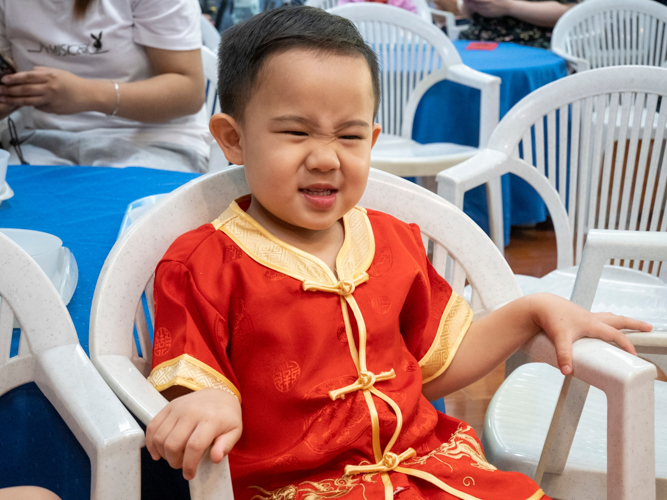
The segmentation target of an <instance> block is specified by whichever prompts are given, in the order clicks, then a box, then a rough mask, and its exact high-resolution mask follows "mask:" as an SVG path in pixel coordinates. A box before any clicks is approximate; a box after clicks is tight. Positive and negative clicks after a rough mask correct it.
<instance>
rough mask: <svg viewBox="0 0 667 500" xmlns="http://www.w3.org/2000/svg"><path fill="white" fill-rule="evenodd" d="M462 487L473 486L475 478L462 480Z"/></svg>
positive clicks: (469, 477) (468, 477)
mask: <svg viewBox="0 0 667 500" xmlns="http://www.w3.org/2000/svg"><path fill="white" fill-rule="evenodd" d="M463 486H475V478H473V477H472V476H466V477H464V478H463Z"/></svg>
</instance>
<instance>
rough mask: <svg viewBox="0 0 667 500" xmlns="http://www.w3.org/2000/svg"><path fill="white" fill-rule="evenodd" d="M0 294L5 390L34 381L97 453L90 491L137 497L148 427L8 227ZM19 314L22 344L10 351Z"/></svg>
mask: <svg viewBox="0 0 667 500" xmlns="http://www.w3.org/2000/svg"><path fill="white" fill-rule="evenodd" d="M0 298H1V299H0V352H2V358H0V395H2V394H5V393H6V392H7V391H10V390H12V389H14V388H16V387H19V386H21V385H24V384H27V383H28V382H35V383H36V384H37V387H39V389H40V390H41V391H42V393H44V395H45V396H46V397H47V399H48V400H49V401H50V402H51V404H53V406H54V408H55V409H56V410H57V411H58V413H59V414H60V416H61V417H62V419H63V420H64V421H65V423H66V424H67V426H68V427H69V428H70V430H71V431H72V433H73V434H74V436H75V437H76V439H77V440H78V441H79V443H80V444H81V446H82V447H83V449H84V450H85V451H86V453H87V454H88V457H89V458H90V464H91V498H92V499H93V500H107V499H108V500H117V499H118V498H137V497H138V495H139V493H140V489H141V485H140V482H139V479H140V476H139V466H140V456H139V448H140V447H141V446H142V445H143V442H144V436H143V433H142V431H141V429H140V428H139V426H138V425H137V423H136V422H135V420H134V419H133V418H132V416H131V415H130V414H129V413H128V411H127V410H126V409H125V408H123V405H121V404H120V402H119V401H118V399H117V398H116V396H114V394H113V392H111V390H109V387H108V386H107V385H106V384H105V383H104V381H103V380H102V378H101V377H100V375H99V374H98V373H97V371H96V370H95V368H94V367H93V365H92V363H91V362H90V360H89V359H88V356H86V353H85V352H84V351H83V349H81V346H80V345H79V340H78V338H77V335H76V332H75V330H74V325H73V324H72V320H71V318H70V316H69V313H68V312H67V309H66V308H65V305H64V304H63V302H62V300H61V298H60V296H59V295H58V292H57V290H56V289H55V287H54V286H53V284H52V283H51V281H50V280H49V278H48V277H47V275H46V274H45V273H44V271H42V269H41V268H40V267H39V265H38V264H37V263H36V262H35V261H34V260H33V259H31V258H30V257H29V256H28V254H27V253H26V252H25V251H23V250H22V249H21V247H19V246H18V245H17V244H16V243H14V242H13V241H12V240H10V239H9V238H7V237H6V236H5V235H3V234H0ZM15 319H16V320H17V321H18V324H19V325H20V326H19V327H20V329H21V332H20V335H21V336H20V341H19V350H18V354H17V355H16V356H14V357H9V354H10V346H11V342H12V329H13V325H14V320H15ZM35 453H39V451H38V450H35Z"/></svg>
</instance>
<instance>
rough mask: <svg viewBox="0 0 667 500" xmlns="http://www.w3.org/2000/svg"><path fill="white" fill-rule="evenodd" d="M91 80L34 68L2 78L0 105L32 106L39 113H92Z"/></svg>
mask: <svg viewBox="0 0 667 500" xmlns="http://www.w3.org/2000/svg"><path fill="white" fill-rule="evenodd" d="M92 82H94V81H93V80H87V79H85V78H81V77H78V76H76V75H74V74H72V73H70V72H69V71H65V70H62V69H55V68H45V67H41V66H36V67H35V68H34V69H33V70H32V71H21V72H19V73H14V74H12V75H6V76H4V77H3V78H2V83H3V85H0V104H2V105H6V106H13V107H20V106H33V107H34V108H36V109H38V110H40V111H46V112H48V113H55V114H59V115H69V114H73V113H81V112H83V111H90V110H92V109H93V108H92V106H91V101H92V100H93V99H94V94H95V93H94V88H93V87H92V85H91V83H92Z"/></svg>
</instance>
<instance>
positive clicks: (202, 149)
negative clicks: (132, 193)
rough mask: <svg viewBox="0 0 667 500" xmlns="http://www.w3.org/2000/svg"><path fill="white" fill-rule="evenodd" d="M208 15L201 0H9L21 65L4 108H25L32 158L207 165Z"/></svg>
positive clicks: (7, 50)
mask: <svg viewBox="0 0 667 500" xmlns="http://www.w3.org/2000/svg"><path fill="white" fill-rule="evenodd" d="M200 16H201V11H200V9H199V4H198V3H197V0H75V1H66V2H62V1H54V0H32V1H31V2H29V3H27V4H26V3H24V2H16V1H13V0H0V52H1V53H2V54H4V55H6V56H9V57H11V58H12V59H13V60H14V62H15V65H16V69H17V73H16V74H13V75H6V76H4V77H3V78H2V80H1V83H2V85H0V118H4V117H6V116H7V115H9V114H10V113H12V112H13V111H15V110H18V109H20V110H21V116H20V120H21V121H22V122H23V125H24V126H23V127H19V137H18V140H19V141H20V143H21V150H22V152H23V156H24V158H25V161H27V162H29V163H32V164H37V165H39V164H42V165H59V164H60V165H103V166H115V167H123V166H144V167H153V168H163V169H168V170H184V171H195V172H203V171H205V170H206V169H207V165H208V156H209V151H210V143H211V142H212V139H209V137H210V133H209V132H208V124H207V122H208V120H207V117H206V112H205V110H204V109H203V104H204V76H203V72H202V65H201V55H200V51H199V48H200V47H201V30H200ZM15 116H16V115H15ZM16 121H19V118H17V120H16ZM2 143H3V144H4V146H5V147H6V148H7V147H8V146H9V143H10V137H9V131H5V133H4V134H3V137H2ZM9 149H10V150H11V152H12V154H13V156H12V158H11V159H10V164H14V163H18V162H19V160H20V159H19V158H17V151H16V148H9Z"/></svg>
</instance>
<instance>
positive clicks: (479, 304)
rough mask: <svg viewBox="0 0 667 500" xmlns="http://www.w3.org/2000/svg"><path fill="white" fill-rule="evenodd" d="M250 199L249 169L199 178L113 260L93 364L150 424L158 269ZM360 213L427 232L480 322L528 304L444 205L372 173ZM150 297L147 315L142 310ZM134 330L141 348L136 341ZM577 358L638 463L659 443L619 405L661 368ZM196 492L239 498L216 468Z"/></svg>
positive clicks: (120, 245) (595, 353)
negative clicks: (187, 240)
mask: <svg viewBox="0 0 667 500" xmlns="http://www.w3.org/2000/svg"><path fill="white" fill-rule="evenodd" d="M248 191H249V190H248V187H247V184H246V181H245V177H244V173H243V169H242V167H233V168H230V169H228V170H226V171H223V172H217V173H214V174H209V175H206V176H202V177H199V178H197V179H195V180H193V181H191V182H190V183H188V184H186V185H185V186H182V187H181V188H179V189H177V190H176V191H174V192H173V193H171V194H170V195H168V196H167V197H165V198H164V199H163V200H161V201H160V202H158V204H156V205H155V206H154V207H153V208H152V209H150V210H149V211H148V212H147V213H146V214H144V215H143V216H142V217H141V218H140V219H138V220H137V221H136V222H135V224H133V225H132V226H130V228H129V229H128V230H127V232H126V233H124V234H123V235H122V236H121V237H120V239H119V240H118V241H117V242H116V244H115V245H114V247H113V249H112V250H111V253H110V254H109V256H108V257H107V260H106V262H105V264H104V267H103V269H102V272H101V273H100V277H99V279H98V282H97V287H96V289H95V296H94V298H93V306H92V311H91V322H90V352H91V358H92V360H93V363H94V364H95V366H96V367H97V368H98V370H99V371H100V373H101V374H102V376H103V377H104V379H105V380H106V381H107V383H108V384H109V385H110V387H112V389H113V390H114V392H116V394H117V395H118V397H119V398H120V399H121V400H122V401H123V402H124V403H125V405H126V406H127V407H128V408H129V409H130V410H131V411H132V412H133V413H134V414H135V415H136V416H137V417H139V419H140V420H142V421H143V422H144V423H146V424H147V423H148V422H150V420H151V419H152V418H153V417H154V416H155V415H156V414H157V413H158V412H159V411H160V410H161V409H162V408H163V407H164V406H165V405H166V404H167V402H166V400H165V399H164V398H163V397H162V396H161V395H160V394H159V393H158V392H157V391H156V390H155V389H154V388H153V387H152V386H151V385H150V384H149V383H148V381H147V380H146V378H145V377H146V376H147V375H148V373H149V372H150V369H151V354H152V353H151V342H150V337H149V333H148V322H149V321H152V308H153V305H152V304H153V301H152V295H153V293H152V285H153V272H154V269H155V266H156V265H157V263H158V261H159V260H160V258H161V257H162V255H163V254H164V252H165V251H166V250H167V248H168V247H169V245H170V244H171V243H172V241H173V240H174V239H175V238H176V237H177V236H179V235H180V234H182V233H184V232H186V231H188V230H191V229H193V228H196V227H198V226H199V225H201V224H205V223H208V222H210V221H212V220H214V219H215V218H216V217H217V216H218V215H219V214H220V213H221V212H222V211H223V210H225V208H226V207H227V206H228V204H229V203H230V202H231V200H233V199H235V198H237V197H239V196H242V195H244V194H246V193H247V192H248ZM360 205H362V206H364V207H368V208H373V209H376V210H382V211H385V212H388V213H391V214H393V215H395V216H397V217H398V218H400V219H402V220H405V221H411V222H416V223H417V224H419V226H420V227H421V230H422V235H423V238H424V241H425V243H427V244H429V241H430V242H432V244H433V263H434V266H435V268H436V269H437V271H438V272H439V273H441V274H443V275H444V276H445V277H446V278H447V279H448V281H449V283H450V284H451V285H452V287H453V289H454V290H455V291H456V292H458V293H461V292H462V290H463V287H464V284H465V282H466V280H468V281H469V282H470V283H471V285H472V287H473V299H472V307H473V310H474V311H475V314H476V315H477V317H479V316H483V315H484V314H486V313H488V312H489V311H492V310H493V309H495V308H497V307H499V306H500V305H502V304H504V303H506V302H508V301H510V300H513V299H515V298H517V297H519V296H520V291H519V288H518V286H517V284H516V282H515V280H514V278H513V275H512V272H511V270H510V268H509V266H508V265H507V263H506V262H505V261H504V259H503V258H502V255H501V254H500V252H499V251H498V250H497V249H496V248H495V247H494V246H493V244H492V243H491V241H490V240H489V239H488V237H487V236H486V235H485V234H484V232H483V231H482V230H481V229H480V228H479V227H477V225H476V224H474V223H473V222H472V221H471V220H470V219H469V218H468V217H467V216H466V215H464V214H463V213H462V212H461V211H459V210H457V209H456V208H455V207H453V206H452V205H451V204H449V203H448V202H446V201H445V200H443V199H442V198H440V197H438V196H437V195H435V194H433V193H431V192H429V191H426V190H424V189H423V188H420V187H419V186H416V185H415V184H412V183H410V182H408V181H405V180H403V179H400V178H397V177H395V176H392V175H390V174H387V173H384V172H380V171H376V170H372V171H371V175H370V179H369V183H368V186H367V189H366V192H365V194H364V197H363V198H362V200H361V202H360ZM429 246H430V245H429ZM144 292H145V298H146V301H147V304H148V311H146V310H145V309H144V306H143V304H142V295H143V294H144ZM147 318H148V319H147ZM135 326H136V329H137V332H138V340H137V341H135V338H134V336H133V328H134V327H135ZM137 346H139V347H137ZM527 349H528V352H529V353H530V355H531V356H535V357H536V358H538V359H541V360H544V361H546V362H548V363H550V364H552V365H554V364H555V362H556V357H555V352H554V349H553V346H552V345H551V343H550V342H549V341H548V340H547V339H546V337H544V336H543V335H538V337H537V338H535V339H534V341H533V342H531V343H530V345H529V346H527ZM139 351H140V352H141V354H139ZM573 356H574V369H575V372H576V373H577V376H581V377H582V378H583V380H585V381H586V382H587V383H592V384H595V385H598V386H601V387H604V388H605V390H607V391H608V393H609V394H610V395H611V397H614V398H617V399H616V400H618V401H619V405H618V408H619V412H620V413H618V415H619V417H620V419H621V424H620V425H622V426H624V427H623V428H624V429H625V428H628V432H629V434H628V435H627V438H624V439H623V440H622V443H621V445H620V448H619V449H620V450H621V453H623V454H627V456H629V457H635V456H638V455H639V454H640V453H639V452H640V450H643V449H645V448H646V447H647V443H652V441H653V440H652V436H649V437H648V438H647V435H646V434H641V433H638V432H633V431H632V424H631V423H632V422H635V421H638V422H643V421H644V420H642V419H643V418H644V417H643V416H642V415H641V414H639V412H638V411H637V409H636V407H635V405H634V403H635V401H634V400H632V399H631V400H629V401H628V403H629V404H626V402H625V401H624V400H622V399H618V398H620V395H622V394H624V391H625V390H626V388H627V384H631V386H632V387H636V388H637V390H638V391H639V392H638V393H642V394H643V393H644V392H646V391H647V390H648V388H652V378H651V377H653V376H654V372H652V375H651V377H647V376H646V372H647V366H648V367H649V368H648V370H649V371H650V370H654V368H653V367H652V366H651V365H649V364H648V363H646V362H644V361H641V360H637V359H636V358H634V357H633V356H631V355H629V354H626V353H623V352H622V351H620V350H618V349H617V348H615V347H612V346H610V345H607V344H605V343H603V342H601V341H596V340H589V341H587V342H586V343H577V344H575V346H574V354H573ZM612 360H613V363H612V362H611V361H612ZM649 392H650V391H649ZM624 456H625V455H624ZM628 463H629V461H626V462H618V463H616V462H614V463H612V464H611V470H612V471H614V473H617V474H627V473H628V470H627V467H628ZM643 463H644V461H643V460H641V459H640V460H638V461H637V462H635V464H637V467H639V466H640V465H641V464H643ZM633 467H634V466H633ZM638 471H639V472H638V474H637V476H636V478H635V479H634V480H635V481H639V482H641V481H646V479H647V478H652V475H651V474H652V472H651V469H650V467H647V468H646V470H641V469H640V468H638ZM632 472H634V469H632ZM190 488H191V492H192V493H193V498H194V499H201V498H216V499H226V498H232V493H231V485H230V483H229V472H228V467H227V463H226V461H225V462H224V463H223V464H221V465H218V466H212V464H211V462H210V460H208V459H206V460H204V462H203V463H202V464H200V466H199V470H198V472H197V476H196V478H195V480H193V481H191V482H190Z"/></svg>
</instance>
